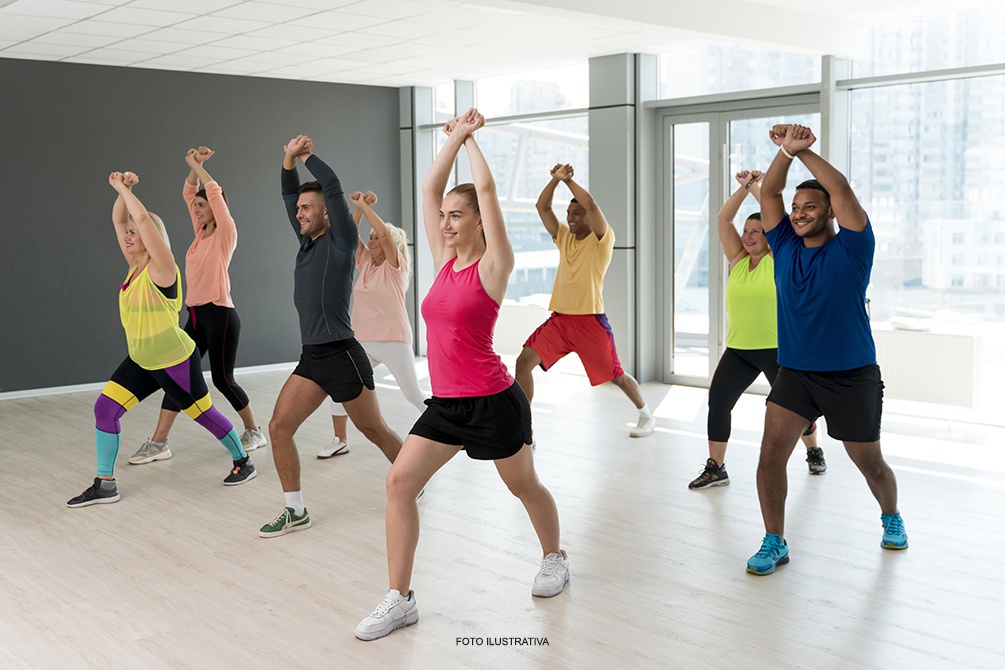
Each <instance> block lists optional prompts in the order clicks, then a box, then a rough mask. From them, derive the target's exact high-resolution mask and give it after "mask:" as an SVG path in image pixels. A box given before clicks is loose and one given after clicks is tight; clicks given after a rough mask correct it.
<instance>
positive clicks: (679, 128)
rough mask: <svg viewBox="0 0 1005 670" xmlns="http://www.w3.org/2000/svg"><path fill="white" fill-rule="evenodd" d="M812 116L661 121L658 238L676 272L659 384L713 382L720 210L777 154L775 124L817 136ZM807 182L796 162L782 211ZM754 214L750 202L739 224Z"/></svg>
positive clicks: (671, 116) (669, 284)
mask: <svg viewBox="0 0 1005 670" xmlns="http://www.w3.org/2000/svg"><path fill="white" fill-rule="evenodd" d="M816 109H817V106H816V104H812V103H801V104H793V105H786V106H784V107H777V106H775V107H763V108H756V107H754V108H750V107H747V108H736V109H731V110H728V111H715V110H709V111H697V112H692V113H686V114H685V113H669V112H668V113H665V114H664V116H663V124H662V125H663V137H662V146H663V156H662V165H661V168H662V169H661V172H662V182H663V183H662V188H663V191H662V203H661V209H660V212H661V216H660V220H661V221H662V225H663V234H662V236H661V237H662V239H663V245H664V249H663V252H664V253H663V258H666V259H673V265H672V271H670V272H667V273H666V275H665V276H666V278H667V281H666V283H665V285H664V289H663V296H664V297H663V314H664V321H663V340H664V343H663V381H665V382H668V383H673V384H685V385H688V386H704V387H707V386H708V384H709V382H710V381H711V378H712V373H713V372H714V371H715V367H716V365H717V364H718V362H719V357H720V356H721V355H722V352H723V350H724V348H725V342H726V331H727V328H728V323H727V319H726V313H725V289H726V280H727V278H728V273H729V268H728V264H727V261H726V259H725V257H724V256H723V254H722V247H721V245H720V244H719V240H718V235H717V233H716V221H717V217H718V213H719V208H720V206H721V205H722V203H723V202H724V201H725V200H726V198H727V197H729V194H730V193H732V192H733V190H734V189H735V188H736V187H737V183H736V181H735V180H734V178H733V175H735V174H736V173H737V172H739V171H741V170H762V171H763V170H766V169H767V168H768V165H769V164H770V163H771V161H772V159H773V158H774V155H775V152H776V151H777V149H776V148H775V146H774V144H772V143H771V141H770V139H769V138H768V130H769V129H770V128H771V126H772V125H773V124H776V123H799V124H802V125H808V126H810V127H811V128H813V129H814V130H815V131H817V133H818V135H819V131H818V129H819V128H820V114H819V113H817V112H816ZM808 178H809V173H808V172H807V171H806V169H805V168H804V167H803V166H802V164H801V163H799V162H798V161H797V162H796V163H795V164H794V165H793V167H792V170H791V171H790V173H789V177H788V182H787V186H788V187H787V190H786V194H785V198H786V203H788V202H789V200H791V197H792V196H791V194H792V192H794V187H795V185H796V184H798V183H799V182H801V181H803V180H804V179H808ZM758 209H759V207H758V206H757V203H756V202H755V201H754V200H753V199H752V198H750V199H748V201H747V202H745V203H744V206H743V208H742V209H741V210H740V213H739V215H738V216H737V217H736V221H742V220H745V219H746V217H747V216H748V215H749V214H750V213H752V212H755V211H758ZM667 269H668V270H671V268H667ZM762 381H763V377H762ZM764 388H765V389H766V386H765V387H764Z"/></svg>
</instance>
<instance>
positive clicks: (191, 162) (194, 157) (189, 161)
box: [185, 149, 201, 170]
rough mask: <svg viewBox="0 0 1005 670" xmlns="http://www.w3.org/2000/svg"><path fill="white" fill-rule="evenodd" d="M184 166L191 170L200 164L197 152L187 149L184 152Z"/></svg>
mask: <svg viewBox="0 0 1005 670" xmlns="http://www.w3.org/2000/svg"><path fill="white" fill-rule="evenodd" d="M185 164H186V165H188V166H189V167H190V168H192V169H193V170H194V169H195V168H196V167H198V166H199V165H200V164H201V163H200V162H199V151H198V150H197V149H189V150H188V151H186V152H185Z"/></svg>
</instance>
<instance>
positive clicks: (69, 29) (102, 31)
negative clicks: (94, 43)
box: [62, 21, 152, 39]
mask: <svg viewBox="0 0 1005 670" xmlns="http://www.w3.org/2000/svg"><path fill="white" fill-rule="evenodd" d="M151 30H152V29H151V27H150V26H137V25H133V24H131V23H105V22H104V21H79V22H77V23H74V24H72V25H69V26H66V27H65V28H63V30H62V32H64V33H79V34H81V35H102V36H106V37H120V38H123V39H125V38H127V37H135V36H137V35H142V34H143V33H149V32H150V31H151Z"/></svg>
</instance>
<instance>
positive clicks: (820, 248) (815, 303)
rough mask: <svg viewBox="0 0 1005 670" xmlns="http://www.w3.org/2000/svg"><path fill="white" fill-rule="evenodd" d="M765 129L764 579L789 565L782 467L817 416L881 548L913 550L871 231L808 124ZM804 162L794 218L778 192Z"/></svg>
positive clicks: (750, 566) (757, 562) (756, 567)
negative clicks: (888, 394)
mask: <svg viewBox="0 0 1005 670" xmlns="http://www.w3.org/2000/svg"><path fill="white" fill-rule="evenodd" d="M769 134H770V136H771V141H772V142H774V143H775V145H777V146H778V148H779V151H778V154H777V155H776V156H775V159H774V161H773V162H772V164H771V167H770V168H769V169H768V172H767V174H766V175H765V177H764V181H763V182H762V184H761V216H762V221H763V223H764V234H765V236H766V237H767V238H768V242H769V244H770V245H771V250H772V253H773V255H774V260H775V286H776V291H777V295H778V363H779V365H780V366H781V368H780V369H779V371H778V377H777V379H776V380H775V383H774V385H773V386H772V387H771V393H770V394H768V400H767V410H766V412H765V416H764V437H763V439H762V441H761V457H760V461H759V463H758V465H757V495H758V498H759V499H760V502H761V515H762V516H763V518H764V529H765V531H766V535H765V536H764V541H763V543H762V544H761V549H760V551H758V552H757V553H756V554H754V555H753V556H752V557H751V558H750V560H749V561H747V572H751V573H753V574H756V575H767V574H770V573H772V572H774V571H775V567H776V566H778V565H783V564H785V563H788V562H789V548H788V544H787V543H786V541H785V539H784V529H785V496H786V493H787V490H788V481H787V478H786V474H785V466H786V463H787V462H788V459H789V455H790V454H791V453H792V449H793V448H794V447H795V445H796V443H797V442H798V441H799V436H800V435H802V434H803V432H804V431H805V430H806V428H807V427H808V426H809V425H810V424H811V423H812V422H813V421H815V420H816V419H817V418H818V417H820V416H823V417H824V418H825V419H826V420H827V434H828V435H830V436H831V437H832V438H834V439H836V440H841V441H842V442H844V446H845V450H847V452H848V456H849V457H850V458H851V460H852V462H854V463H855V465H856V466H858V469H859V471H861V472H862V474H863V475H864V476H865V478H866V481H867V482H868V483H869V488H870V490H871V491H872V493H873V495H874V496H875V497H876V500H877V501H878V502H879V506H880V509H881V511H882V516H881V519H882V522H883V540H882V542H881V546H882V547H883V548H885V549H906V548H907V533H906V532H905V531H904V522H903V519H901V517H900V512H899V511H898V510H897V478H896V476H895V475H894V474H893V470H891V469H890V466H889V465H887V464H886V461H885V460H883V453H882V451H881V450H880V445H879V434H880V420H881V418H882V413H883V380H882V378H881V376H880V371H879V366H878V365H876V345H875V344H874V342H873V339H872V330H871V329H870V327H869V317H868V314H867V313H866V308H865V292H866V288H867V287H868V286H869V275H870V273H871V271H872V261H873V255H874V252H875V248H876V238H875V236H874V235H873V232H872V224H871V223H870V222H869V217H868V216H867V215H866V213H865V210H864V209H862V205H861V204H859V201H858V198H856V197H855V193H854V192H853V191H852V189H851V186H850V185H849V184H848V180H847V179H845V177H844V175H842V174H841V173H840V172H838V171H837V170H836V169H834V167H833V166H832V165H831V164H830V163H828V162H827V161H825V160H824V159H823V158H821V157H820V156H818V155H817V154H815V153H814V152H813V151H811V150H810V146H812V145H813V143H814V142H816V137H815V136H814V135H813V132H812V131H811V130H810V129H809V128H807V127H805V126H798V125H776V126H774V127H773V128H772V129H771V131H770V133H769ZM796 157H798V158H799V160H800V161H802V163H803V165H805V166H806V168H807V169H808V170H809V171H810V173H811V174H812V175H813V176H814V177H815V179H811V180H809V181H805V182H803V183H801V184H799V186H797V187H796V194H795V197H794V198H793V200H792V213H791V215H788V214H786V213H785V203H784V202H783V200H782V191H783V190H784V189H785V179H786V176H787V174H788V171H789V166H790V165H791V164H792V161H793V160H794V159H795V158H796ZM835 218H836V219H837V223H838V229H835V226H834V221H835Z"/></svg>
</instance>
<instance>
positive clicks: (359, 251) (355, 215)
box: [349, 191, 377, 265]
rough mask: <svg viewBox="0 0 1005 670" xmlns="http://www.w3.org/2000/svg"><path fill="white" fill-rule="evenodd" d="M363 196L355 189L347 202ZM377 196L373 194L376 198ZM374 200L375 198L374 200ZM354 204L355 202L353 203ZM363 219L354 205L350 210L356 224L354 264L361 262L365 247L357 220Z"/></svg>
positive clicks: (361, 213)
mask: <svg viewBox="0 0 1005 670" xmlns="http://www.w3.org/2000/svg"><path fill="white" fill-rule="evenodd" d="M357 195H358V196H361V197H365V196H364V195H363V193H361V192H360V191H356V192H355V193H353V194H352V195H350V196H349V202H353V203H354V201H355V198H356V196H357ZM376 197H377V196H374V198H376ZM374 202H376V200H374ZM354 204H355V203H354ZM362 220H363V212H361V211H360V210H359V207H356V208H354V209H353V210H352V222H353V223H355V224H356V233H357V236H356V265H359V264H360V263H362V262H363V249H365V248H366V242H364V241H363V235H362V234H361V233H360V232H359V222H360V221H362Z"/></svg>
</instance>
